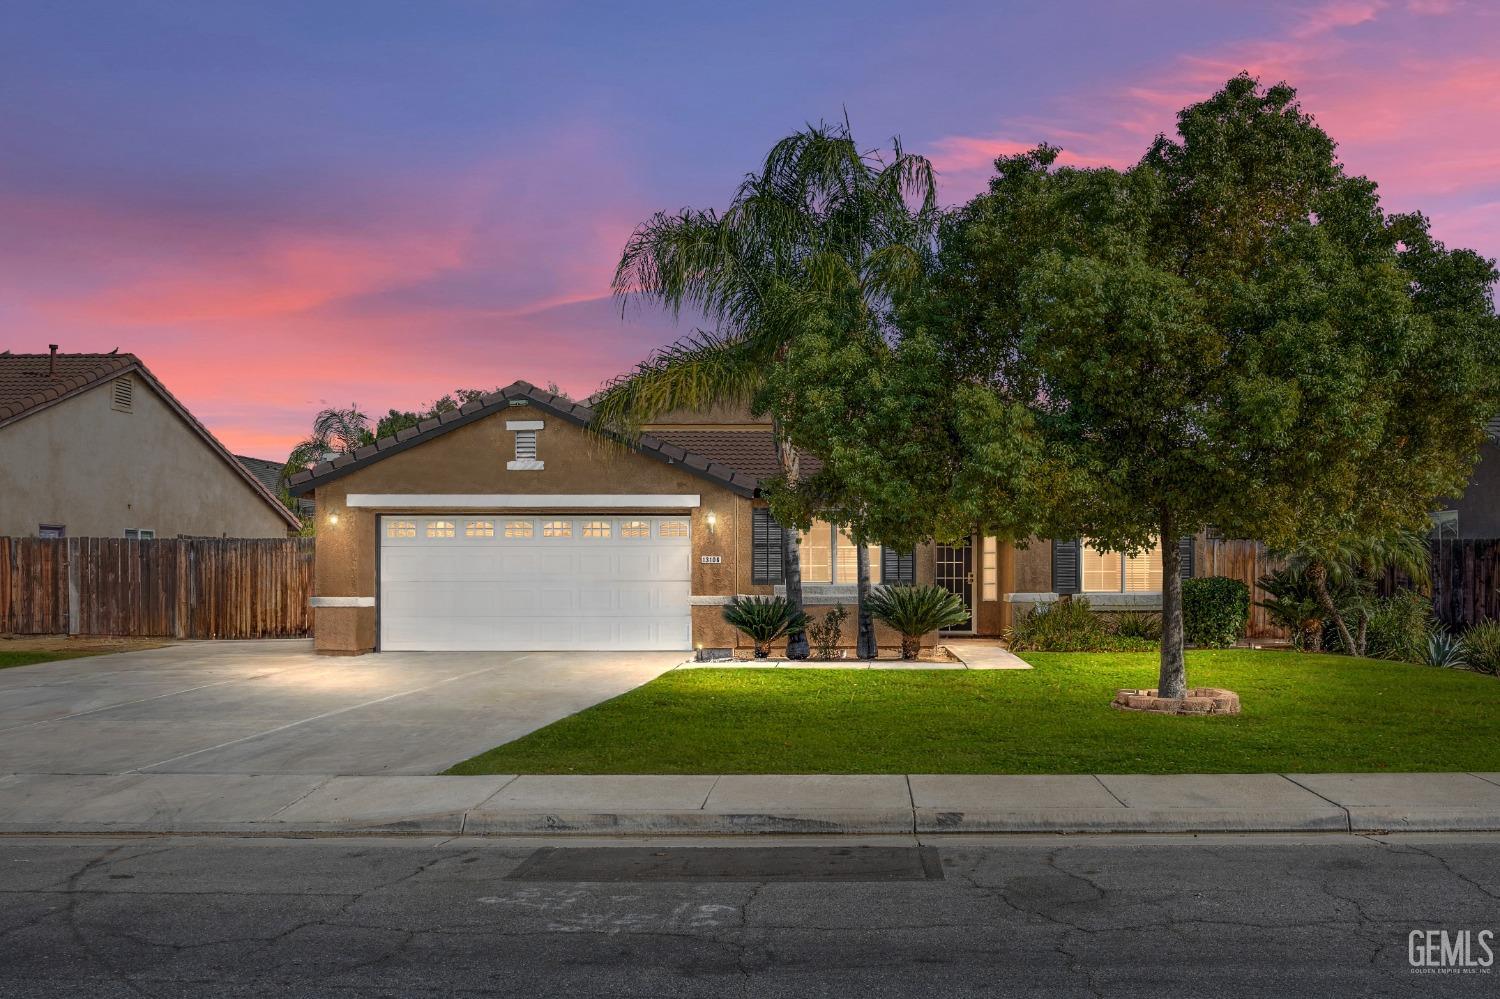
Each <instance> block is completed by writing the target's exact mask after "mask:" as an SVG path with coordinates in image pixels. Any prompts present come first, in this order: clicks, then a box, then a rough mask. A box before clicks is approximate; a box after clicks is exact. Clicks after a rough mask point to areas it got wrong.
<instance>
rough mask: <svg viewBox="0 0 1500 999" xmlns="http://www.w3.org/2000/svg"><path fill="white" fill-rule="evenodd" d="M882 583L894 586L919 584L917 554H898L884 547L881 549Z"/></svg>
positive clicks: (908, 552) (910, 552)
mask: <svg viewBox="0 0 1500 999" xmlns="http://www.w3.org/2000/svg"><path fill="white" fill-rule="evenodd" d="M880 582H881V583H882V584H890V585H892V586H915V585H916V584H917V553H916V552H915V551H907V552H898V551H896V550H894V549H891V548H886V547H885V546H884V545H882V546H881V548H880Z"/></svg>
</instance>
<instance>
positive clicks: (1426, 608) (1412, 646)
mask: <svg viewBox="0 0 1500 999" xmlns="http://www.w3.org/2000/svg"><path fill="white" fill-rule="evenodd" d="M1431 627H1432V605H1431V603H1430V602H1429V601H1428V599H1427V598H1426V597H1424V596H1423V595H1422V594H1420V593H1415V592H1413V591H1411V590H1405V591H1402V592H1400V593H1397V594H1396V595H1395V596H1392V597H1385V598H1382V599H1378V600H1375V601H1372V603H1371V607H1370V617H1369V620H1367V621H1366V622H1365V655H1367V656H1369V657H1370V658H1372V659H1395V660H1398V661H1400V662H1404V663H1423V662H1426V661H1427V636H1428V633H1429V631H1430V630H1431Z"/></svg>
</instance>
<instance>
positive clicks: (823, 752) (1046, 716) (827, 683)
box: [448, 649, 1500, 774]
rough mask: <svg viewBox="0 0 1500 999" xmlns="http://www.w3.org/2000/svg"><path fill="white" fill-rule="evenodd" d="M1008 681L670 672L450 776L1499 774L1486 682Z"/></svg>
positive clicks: (1410, 678) (1305, 658)
mask: <svg viewBox="0 0 1500 999" xmlns="http://www.w3.org/2000/svg"><path fill="white" fill-rule="evenodd" d="M1023 658H1025V659H1026V660H1027V661H1028V662H1030V663H1031V664H1032V665H1033V666H1035V669H1033V670H1029V671H1025V672H1021V671H994V672H989V671H984V672H981V671H968V670H963V671H959V670H935V671H931V672H925V671H882V670H812V669H809V670H805V671H802V670H786V669H781V670H753V669H738V670H736V669H691V670H675V671H673V672H670V673H667V674H664V675H663V676H661V677H660V678H658V679H656V680H654V681H652V682H650V683H648V684H645V685H644V686H642V687H638V688H636V689H635V690H633V691H630V692H629V693H626V694H623V695H621V696H620V697H616V698H614V699H613V700H609V701H605V702H603V703H601V704H597V705H595V706H593V707H591V708H588V709H586V710H584V711H581V712H579V713H578V714H576V715H572V716H570V717H568V718H564V719H562V720H561V721H558V722H555V723H553V724H551V725H548V726H546V727H545V728H542V729H538V730H537V731H535V732H533V733H531V734H530V735H527V736H524V737H522V738H520V739H518V740H516V741H515V742H511V743H507V744H505V745H503V746H498V747H496V748H495V749H492V750H490V751H489V752H486V753H482V754H480V755H479V756H476V757H474V758H472V759H470V760H466V761H464V762H462V763H459V764H458V765H456V766H454V767H453V768H451V769H450V770H449V771H448V773H450V774H505V773H521V774H623V773H631V774H674V773H703V774H737V773H780V774H798V773H1011V774H1066V773H1151V774H1166V773H1267V772H1341V771H1363V772H1368V771H1459V770H1467V771H1500V681H1497V680H1496V679H1495V678H1494V677H1487V676H1480V675H1477V674H1474V673H1469V672H1465V671H1457V670H1439V669H1434V668H1431V667H1426V666H1413V665H1408V664H1405V663H1392V662H1383V661H1379V660H1372V659H1350V658H1346V657H1343V656H1329V655H1307V654H1302V653H1294V652H1269V651H1259V650H1246V649H1229V650H1223V651H1207V650H1205V651H1193V652H1189V653H1188V676H1189V681H1190V682H1191V683H1193V684H1194V685H1196V686H1215V687H1228V688H1230V689H1232V690H1236V691H1238V692H1239V694H1240V698H1241V700H1242V702H1243V713H1242V714H1240V715H1236V716H1223V717H1161V716H1156V715H1149V714H1139V713H1135V712H1125V711H1119V710H1117V709H1115V708H1111V707H1110V706H1109V702H1110V698H1111V697H1112V696H1113V695H1114V692H1115V690H1116V689H1118V688H1121V687H1149V686H1154V685H1155V683H1156V653H1155V652H1145V653H1027V654H1026V655H1025V656H1024V657H1023Z"/></svg>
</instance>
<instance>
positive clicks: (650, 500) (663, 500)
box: [344, 493, 703, 510]
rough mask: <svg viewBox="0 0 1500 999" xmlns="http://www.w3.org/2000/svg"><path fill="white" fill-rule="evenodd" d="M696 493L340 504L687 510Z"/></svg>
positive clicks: (372, 499) (405, 496) (449, 496)
mask: <svg viewBox="0 0 1500 999" xmlns="http://www.w3.org/2000/svg"><path fill="white" fill-rule="evenodd" d="M702 501H703V498H702V497H701V496H700V495H699V494H697V493H555V494H552V495H547V496H538V495H532V494H528V493H350V494H349V495H348V496H346V497H345V498H344V503H345V504H346V505H347V506H350V507H362V508H370V507H378V508H381V509H387V510H388V509H391V508H393V507H394V508H397V509H411V510H444V509H451V508H455V507H457V508H461V509H465V510H485V509H495V508H499V507H516V508H519V509H523V510H527V509H530V510H545V509H548V508H566V509H569V510H586V509H592V508H595V507H597V508H599V509H601V510H603V509H610V510H647V509H666V510H687V509H696V508H697V507H699V506H701V505H702Z"/></svg>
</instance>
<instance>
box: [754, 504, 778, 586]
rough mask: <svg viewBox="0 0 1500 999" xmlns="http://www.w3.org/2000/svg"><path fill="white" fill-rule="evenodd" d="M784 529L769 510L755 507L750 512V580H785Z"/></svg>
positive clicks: (770, 581)
mask: <svg viewBox="0 0 1500 999" xmlns="http://www.w3.org/2000/svg"><path fill="white" fill-rule="evenodd" d="M785 558H786V529H785V528H783V527H782V526H781V525H780V524H778V523H776V518H775V517H772V516H771V511H770V510H768V509H766V508H765V507H763V506H759V507H756V508H755V509H754V510H752V511H751V514H750V581H751V582H752V583H765V584H776V583H782V582H785V581H786V571H785V568H784V567H783V562H784V560H785Z"/></svg>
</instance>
